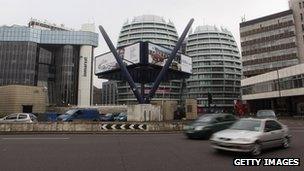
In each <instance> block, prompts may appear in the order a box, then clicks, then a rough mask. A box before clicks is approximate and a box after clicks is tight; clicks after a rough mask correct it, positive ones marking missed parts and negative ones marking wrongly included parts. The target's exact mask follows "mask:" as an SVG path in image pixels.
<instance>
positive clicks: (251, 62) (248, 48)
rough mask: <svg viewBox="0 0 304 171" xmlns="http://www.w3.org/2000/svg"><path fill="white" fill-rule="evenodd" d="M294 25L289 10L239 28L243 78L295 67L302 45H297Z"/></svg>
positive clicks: (243, 23) (241, 25)
mask: <svg viewBox="0 0 304 171" xmlns="http://www.w3.org/2000/svg"><path fill="white" fill-rule="evenodd" d="M296 22H297V21H296V20H295V19H294V15H293V10H287V11H283V12H280V13H276V14H272V15H269V16H265V17H261V18H257V19H254V20H250V21H246V22H242V23H241V24H240V34H241V47H242V60H243V74H244V76H245V77H251V76H255V75H259V74H263V73H267V72H270V71H274V70H278V69H281V68H285V67H289V66H293V65H296V64H298V63H299V59H300V58H301V54H299V53H298V52H299V51H298V50H299V49H300V47H301V46H303V45H299V44H298V42H297V29H296V26H295V23H296ZM301 39H303V36H302V37H301ZM302 44H303V40H302Z"/></svg>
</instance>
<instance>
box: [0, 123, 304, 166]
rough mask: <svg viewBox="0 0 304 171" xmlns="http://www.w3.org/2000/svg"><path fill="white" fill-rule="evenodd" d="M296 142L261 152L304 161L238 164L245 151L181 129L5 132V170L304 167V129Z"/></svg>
mask: <svg viewBox="0 0 304 171" xmlns="http://www.w3.org/2000/svg"><path fill="white" fill-rule="evenodd" d="M292 136H293V139H292V147H291V148H289V149H274V150H270V151H266V152H265V153H263V154H262V155H261V156H260V157H263V158H268V157H279V158H281V157H287V158H290V157H295V158H300V160H301V164H302V166H300V167H289V168H288V167H265V166H264V167H263V166H260V167H251V168H249V167H235V166H233V158H246V157H248V156H246V155H244V154H235V153H226V152H224V153H217V152H215V151H214V150H212V149H211V148H210V144H209V142H208V141H205V140H188V139H186V138H185V137H184V136H183V135H182V134H107V135H101V134H80V135H75V134H66V135H54V134H53V135H39V134H38V135H0V150H1V151H0V170H3V171H13V170H30V171H35V170H56V171H59V170H67V171H68V170H84V171H94V170H99V171H100V170H102V171H105V170H110V171H116V170H117V171H120V170H128V171H137V170H138V171H146V170H147V171H150V170H151V171H152V170H153V171H154V170H155V171H162V170H166V171H168V170H169V171H170V170H172V171H173V170H174V171H179V170H182V171H184V170H210V171H213V170H224V171H227V170H244V169H246V170H247V169H249V170H275V171H277V170H303V166H304V165H303V164H304V155H303V153H304V143H303V140H304V129H303V130H294V131H292Z"/></svg>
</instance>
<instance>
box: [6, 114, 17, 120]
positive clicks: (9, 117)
mask: <svg viewBox="0 0 304 171" xmlns="http://www.w3.org/2000/svg"><path fill="white" fill-rule="evenodd" d="M14 119H17V114H11V115H9V116H7V117H6V118H5V120H14Z"/></svg>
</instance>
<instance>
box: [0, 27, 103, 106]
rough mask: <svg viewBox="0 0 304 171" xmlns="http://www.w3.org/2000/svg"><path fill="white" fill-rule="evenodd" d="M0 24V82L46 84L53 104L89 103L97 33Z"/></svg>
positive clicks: (5, 83) (84, 29) (85, 29)
mask: <svg viewBox="0 0 304 171" xmlns="http://www.w3.org/2000/svg"><path fill="white" fill-rule="evenodd" d="M32 26H33V25H31V27H25V26H16V25H14V26H2V27H0V85H1V86H3V85H12V84H16V85H27V86H41V87H45V88H46V89H47V92H48V103H49V104H50V105H55V106H65V105H80V106H82V105H84V106H87V105H90V104H91V101H92V99H91V95H92V93H91V92H92V91H93V90H92V58H93V49H94V47H97V45H98V35H97V34H96V33H94V32H93V31H92V28H93V27H92V25H91V27H90V28H89V27H88V26H86V27H84V28H83V31H67V30H56V29H55V30H52V29H37V28H34V27H32Z"/></svg>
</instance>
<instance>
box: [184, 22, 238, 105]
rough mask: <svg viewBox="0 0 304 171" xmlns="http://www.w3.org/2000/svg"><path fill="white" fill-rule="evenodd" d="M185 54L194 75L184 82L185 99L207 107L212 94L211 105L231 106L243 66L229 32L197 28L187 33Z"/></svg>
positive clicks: (236, 95)
mask: <svg viewBox="0 0 304 171" xmlns="http://www.w3.org/2000/svg"><path fill="white" fill-rule="evenodd" d="M186 51H187V53H186V54H187V55H189V56H190V57H192V68H193V75H192V76H191V77H190V78H189V79H187V93H188V98H190V99H197V101H198V105H199V106H200V107H207V106H208V93H211V95H212V98H213V105H214V106H216V107H218V108H231V107H233V104H234V100H237V99H240V92H241V90H240V87H241V82H240V81H241V75H242V71H241V68H242V64H241V57H240V54H239V50H238V47H237V44H236V42H235V40H234V38H233V36H232V34H231V32H229V31H228V30H226V29H218V28H217V27H214V26H199V27H197V28H196V29H195V31H194V32H193V33H190V34H189V37H188V42H187V48H186Z"/></svg>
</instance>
